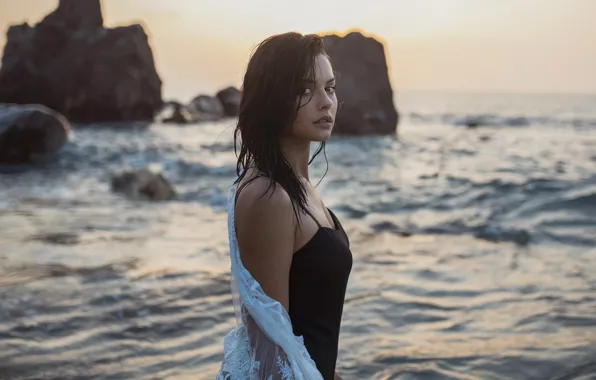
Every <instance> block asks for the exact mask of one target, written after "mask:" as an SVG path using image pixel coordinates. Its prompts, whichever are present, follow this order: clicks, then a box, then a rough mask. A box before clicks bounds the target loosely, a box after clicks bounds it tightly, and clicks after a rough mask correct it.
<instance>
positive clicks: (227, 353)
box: [217, 185, 323, 380]
mask: <svg viewBox="0 0 596 380" xmlns="http://www.w3.org/2000/svg"><path fill="white" fill-rule="evenodd" d="M235 192H236V185H233V186H232V188H231V189H230V194H229V198H228V238H229V241H230V259H231V273H232V276H231V287H232V299H233V303H234V310H235V313H236V321H237V326H236V327H235V328H234V329H232V331H230V332H229V333H228V334H227V335H226V336H225V338H224V357H223V362H222V364H221V368H220V370H219V372H218V374H217V380H277V379H279V380H323V377H322V375H321V373H320V372H319V371H318V370H317V367H316V365H315V362H314V361H313V360H312V359H311V357H310V355H309V354H308V351H307V350H306V347H305V345H304V340H303V338H302V337H300V336H296V335H294V333H293V331H292V323H291V321H290V317H289V315H288V313H287V312H286V309H285V308H284V307H283V305H282V304H281V303H279V302H278V301H276V300H274V299H273V298H271V297H269V296H267V295H266V294H265V293H264V292H263V289H262V288H261V286H260V285H259V283H258V282H257V281H256V280H255V279H254V278H253V277H252V276H251V274H250V272H248V270H247V269H246V268H245V267H244V266H243V264H242V260H241V259H240V252H239V250H238V241H237V238H236V228H235V226H234V207H235Z"/></svg>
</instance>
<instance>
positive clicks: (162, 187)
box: [111, 169, 176, 201]
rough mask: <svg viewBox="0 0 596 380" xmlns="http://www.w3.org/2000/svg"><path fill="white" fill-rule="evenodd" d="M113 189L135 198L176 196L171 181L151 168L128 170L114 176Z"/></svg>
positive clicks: (171, 197)
mask: <svg viewBox="0 0 596 380" xmlns="http://www.w3.org/2000/svg"><path fill="white" fill-rule="evenodd" d="M111 187H112V191H114V192H116V193H122V194H125V195H126V196H128V197H129V198H132V199H135V200H150V201H166V200H171V199H173V198H175V197H176V192H175V191H174V188H173V187H172V185H170V183H169V182H168V181H167V180H166V179H165V178H164V176H163V175H161V174H159V173H157V174H156V173H153V172H152V171H150V170H149V169H139V170H133V171H126V172H123V173H120V174H118V175H115V176H114V177H113V178H112V184H111Z"/></svg>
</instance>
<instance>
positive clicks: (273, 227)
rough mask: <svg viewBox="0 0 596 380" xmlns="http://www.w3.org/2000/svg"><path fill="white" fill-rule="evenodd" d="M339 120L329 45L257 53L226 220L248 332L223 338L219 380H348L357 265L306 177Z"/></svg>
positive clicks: (281, 42) (302, 39) (247, 82)
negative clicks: (339, 365) (343, 356)
mask: <svg viewBox="0 0 596 380" xmlns="http://www.w3.org/2000/svg"><path fill="white" fill-rule="evenodd" d="M336 112H337V98H336V95H335V78H334V74H333V70H332V67H331V63H330V61H329V57H328V56H327V55H326V54H325V51H324V49H323V41H322V39H321V37H319V36H317V35H301V34H298V33H285V34H281V35H275V36H272V37H270V38H268V39H266V40H265V41H263V42H262V43H261V44H260V45H259V46H258V48H257V49H256V50H255V52H254V54H253V55H252V57H251V59H250V61H249V64H248V67H247V71H246V74H245V76H244V83H243V95H242V102H241V105H240V115H239V119H238V126H237V128H236V131H235V137H236V140H238V137H239V136H238V135H240V141H241V142H240V152H239V155H238V163H237V173H238V178H237V179H236V181H235V182H234V185H233V186H232V191H231V194H230V203H229V213H228V214H229V215H228V229H229V236H230V254H231V261H232V288H233V294H234V296H235V297H234V298H235V299H234V300H235V303H234V304H235V308H236V315H237V318H238V322H239V324H238V326H237V327H236V328H235V329H234V330H232V332H230V333H229V334H228V335H227V336H226V338H225V341H224V360H223V363H222V367H221V370H220V372H219V374H218V379H232V380H235V379H284V380H285V379H307V380H311V379H325V380H327V379H341V377H340V376H339V375H338V374H337V373H336V372H335V367H336V359H337V351H338V339H339V330H340V322H341V317H342V310H343V303H344V297H345V291H346V286H347V281H348V276H349V274H350V271H351V267H352V254H351V252H350V249H349V242H348V238H347V235H346V234H345V232H344V230H343V228H342V226H341V224H340V222H339V220H338V219H337V218H336V216H335V215H334V214H333V213H332V212H331V211H330V210H329V209H327V208H326V207H325V206H324V204H323V201H322V199H321V197H320V196H319V194H318V193H317V191H316V190H315V188H314V187H313V186H312V185H311V183H310V180H309V172H308V165H309V163H310V162H311V161H312V160H310V161H309V156H310V144H311V142H313V141H316V142H320V146H319V148H318V149H317V151H316V152H315V154H314V156H313V159H314V157H315V156H316V155H317V154H319V153H320V152H321V151H323V150H324V147H325V141H327V140H328V139H329V137H330V136H331V131H332V129H333V123H334V120H335V115H336Z"/></svg>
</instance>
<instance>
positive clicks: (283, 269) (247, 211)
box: [235, 179, 294, 311]
mask: <svg viewBox="0 0 596 380" xmlns="http://www.w3.org/2000/svg"><path fill="white" fill-rule="evenodd" d="M268 184H269V183H268V181H266V180H264V179H257V180H255V181H254V182H253V183H251V184H250V185H249V186H246V187H245V188H244V189H243V191H242V192H241V193H240V196H239V197H238V200H237V203H236V212H235V217H236V221H235V222H236V234H237V237H238V245H239V249H240V257H241V258H242V263H243V265H244V267H245V268H246V269H247V270H248V271H249V272H250V274H251V275H252V277H253V278H254V279H255V280H257V281H258V282H259V284H260V285H261V287H262V288H263V291H264V292H265V294H267V295H268V296H269V297H271V298H273V299H275V300H277V301H278V302H280V303H281V304H282V305H283V306H284V308H285V309H286V311H289V307H290V305H289V276H290V265H291V263H292V255H293V250H294V214H293V208H292V202H291V199H290V197H289V196H288V194H287V192H286V191H285V190H283V188H281V187H277V188H276V189H275V191H274V192H273V193H271V192H268V193H267V194H266V195H264V196H262V197H261V195H262V194H263V192H264V191H265V190H266V189H267V186H268Z"/></svg>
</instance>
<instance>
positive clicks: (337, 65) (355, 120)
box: [323, 32, 399, 135]
mask: <svg viewBox="0 0 596 380" xmlns="http://www.w3.org/2000/svg"><path fill="white" fill-rule="evenodd" d="M323 39H324V44H325V50H326V51H327V54H328V55H329V57H330V58H331V63H332V65H333V69H334V71H335V72H336V75H337V86H336V93H337V98H338V100H339V103H340V107H339V110H338V114H337V118H336V122H335V130H334V131H335V132H337V133H338V134H343V135H387V134H395V133H396V131H397V124H398V120H399V116H398V113H397V110H396V109H395V105H394V103H393V90H392V89H391V83H390V82H389V74H388V70H387V62H386V58H385V51H384V47H383V44H382V43H381V42H379V41H377V40H375V39H374V38H371V37H365V36H364V35H362V34H361V33H359V32H352V33H349V34H348V35H346V36H345V37H339V36H337V35H327V36H324V37H323Z"/></svg>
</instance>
